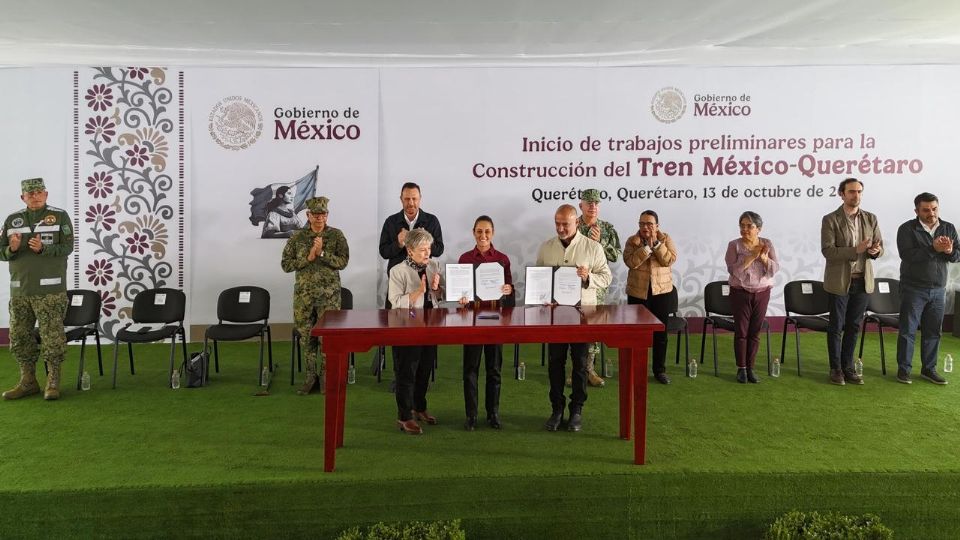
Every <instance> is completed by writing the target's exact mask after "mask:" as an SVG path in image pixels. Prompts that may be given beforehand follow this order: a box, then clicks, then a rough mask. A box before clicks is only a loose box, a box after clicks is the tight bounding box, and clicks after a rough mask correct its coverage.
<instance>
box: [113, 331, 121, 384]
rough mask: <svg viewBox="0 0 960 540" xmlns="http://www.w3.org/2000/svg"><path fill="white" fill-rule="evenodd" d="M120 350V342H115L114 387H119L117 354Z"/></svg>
mask: <svg viewBox="0 0 960 540" xmlns="http://www.w3.org/2000/svg"><path fill="white" fill-rule="evenodd" d="M119 352H120V343H118V342H117V341H114V342H113V388H116V387H117V355H118V354H119Z"/></svg>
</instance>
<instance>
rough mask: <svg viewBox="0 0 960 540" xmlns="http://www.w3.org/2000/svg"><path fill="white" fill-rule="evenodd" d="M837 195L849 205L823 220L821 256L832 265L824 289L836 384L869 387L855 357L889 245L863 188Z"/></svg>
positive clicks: (854, 185) (852, 186)
mask: <svg viewBox="0 0 960 540" xmlns="http://www.w3.org/2000/svg"><path fill="white" fill-rule="evenodd" d="M837 193H838V194H839V195H840V198H841V199H842V200H843V204H842V205H840V208H837V209H836V210H835V211H833V212H830V213H829V214H827V215H825V216H823V221H822V223H821V225H820V251H821V252H822V253H823V256H824V257H825V258H826V259H827V264H826V267H825V268H824V272H823V288H824V290H826V291H827V293H829V295H830V322H829V325H828V326H827V354H828V355H829V358H830V382H831V383H833V384H837V385H841V386H842V385H844V384H845V383H850V384H863V378H862V377H860V376H859V375H857V373H856V371H854V368H853V353H854V350H855V349H856V345H857V336H858V335H859V334H860V324H861V323H862V322H863V314H864V311H865V310H866V307H867V298H868V295H869V294H870V293H872V292H873V265H872V263H871V261H872V260H873V259H876V258H877V257H879V256H881V255H883V239H882V238H881V237H880V227H879V226H877V216H875V215H873V214H871V213H870V212H867V211H866V210H862V209H861V208H860V198H861V196H862V195H863V182H861V181H860V180H857V179H856V178H847V179H845V180H843V181H842V182H840V186H839V187H838V188H837Z"/></svg>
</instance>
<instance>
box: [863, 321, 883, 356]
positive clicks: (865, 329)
mask: <svg viewBox="0 0 960 540" xmlns="http://www.w3.org/2000/svg"><path fill="white" fill-rule="evenodd" d="M879 325H880V323H877V326H879ZM865 337H867V318H866V317H864V318H863V323H862V324H861V325H860V354H859V357H860V360H863V338H865Z"/></svg>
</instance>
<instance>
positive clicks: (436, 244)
mask: <svg viewBox="0 0 960 540" xmlns="http://www.w3.org/2000/svg"><path fill="white" fill-rule="evenodd" d="M400 203H401V204H402V205H403V210H401V211H399V212H397V213H396V214H393V215H392V216H389V217H387V219H385V220H384V221H383V228H382V229H380V256H381V257H383V258H384V259H386V261H387V279H388V280H389V278H390V269H391V268H393V267H394V266H396V265H397V264H399V263H401V262H403V260H404V259H405V258H406V257H407V249H406V247H404V243H403V242H404V240H406V238H407V233H408V232H410V231H412V230H413V229H426V231H427V232H428V233H430V234H431V235H433V245H432V248H431V250H430V256H431V257H439V256H440V255H443V233H442V231H441V230H440V221H439V220H438V219H437V216H435V215H433V214H430V213H427V212H425V211H423V210H421V209H420V186H418V185H417V184H415V183H413V182H407V183H405V184H403V187H401V188H400ZM383 307H385V308H386V309H390V307H391V306H390V300H388V299H384V306H383ZM375 361H376V362H377V364H378V365H379V362H380V360H379V357H377V359H376V360H375ZM393 364H394V366H396V365H397V362H396V357H394V362H393ZM392 387H393V384H391V388H392Z"/></svg>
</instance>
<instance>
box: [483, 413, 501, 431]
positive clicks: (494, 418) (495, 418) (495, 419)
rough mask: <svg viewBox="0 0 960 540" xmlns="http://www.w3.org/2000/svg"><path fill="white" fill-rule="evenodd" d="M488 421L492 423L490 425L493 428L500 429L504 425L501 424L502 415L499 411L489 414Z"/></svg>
mask: <svg viewBox="0 0 960 540" xmlns="http://www.w3.org/2000/svg"><path fill="white" fill-rule="evenodd" d="M487 423H488V424H490V427H492V428H493V429H500V428H502V427H503V426H502V425H500V415H499V414H497V413H493V414H488V415H487Z"/></svg>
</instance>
